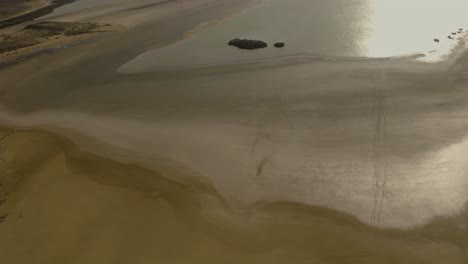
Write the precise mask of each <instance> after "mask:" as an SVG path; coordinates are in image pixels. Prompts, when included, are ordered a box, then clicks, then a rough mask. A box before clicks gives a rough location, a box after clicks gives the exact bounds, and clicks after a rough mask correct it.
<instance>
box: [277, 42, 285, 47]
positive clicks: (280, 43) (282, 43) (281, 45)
mask: <svg viewBox="0 0 468 264" xmlns="http://www.w3.org/2000/svg"><path fill="white" fill-rule="evenodd" d="M285 45H286V44H285V43H284V42H276V43H275V47H276V48H282V47H284V46H285Z"/></svg>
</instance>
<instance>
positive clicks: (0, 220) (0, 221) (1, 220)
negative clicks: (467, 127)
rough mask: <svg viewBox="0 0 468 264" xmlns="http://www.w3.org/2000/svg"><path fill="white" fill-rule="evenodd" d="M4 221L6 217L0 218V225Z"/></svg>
mask: <svg viewBox="0 0 468 264" xmlns="http://www.w3.org/2000/svg"><path fill="white" fill-rule="evenodd" d="M5 219H6V215H2V216H0V224H1V223H3V222H4V221H5Z"/></svg>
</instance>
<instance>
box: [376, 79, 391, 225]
mask: <svg viewBox="0 0 468 264" xmlns="http://www.w3.org/2000/svg"><path fill="white" fill-rule="evenodd" d="M385 79H386V75H385V72H381V74H380V76H379V79H378V82H377V84H376V86H375V89H374V95H373V105H372V108H373V111H374V112H373V131H374V135H373V139H372V169H373V178H374V203H373V206H372V220H373V222H374V223H376V224H378V223H380V220H381V217H382V209H383V203H384V200H385V193H386V188H387V172H386V167H387V166H386V160H385V148H386V142H387V134H386V130H387V128H386V119H387V117H386V110H385V91H384V87H383V83H384V81H385Z"/></svg>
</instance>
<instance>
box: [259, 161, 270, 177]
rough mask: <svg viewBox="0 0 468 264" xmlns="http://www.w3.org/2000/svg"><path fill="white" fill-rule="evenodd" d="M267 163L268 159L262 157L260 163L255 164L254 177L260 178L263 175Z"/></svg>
mask: <svg viewBox="0 0 468 264" xmlns="http://www.w3.org/2000/svg"><path fill="white" fill-rule="evenodd" d="M267 161H268V158H266V157H264V158H263V159H262V160H260V162H259V163H258V164H257V173H256V176H257V177H260V176H261V175H262V173H263V170H264V168H265V165H266V163H267Z"/></svg>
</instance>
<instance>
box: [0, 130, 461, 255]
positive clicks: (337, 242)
mask: <svg viewBox="0 0 468 264" xmlns="http://www.w3.org/2000/svg"><path fill="white" fill-rule="evenodd" d="M0 133H1V136H2V137H1V149H0V157H1V160H2V164H1V167H2V170H1V172H0V183H1V187H2V188H1V191H2V193H1V194H0V195H1V198H2V201H3V202H2V205H1V206H0V215H2V216H3V217H5V218H4V220H3V222H2V223H0V234H1V235H2V236H1V239H0V247H1V249H2V250H1V251H0V259H1V260H2V261H5V262H7V263H30V262H35V263H63V262H65V263H82V262H86V263H100V264H103V263H128V262H129V261H131V262H134V263H152V262H154V261H155V260H156V261H165V262H168V263H188V262H190V263H219V262H220V261H222V262H227V263H230V262H243V263H291V261H292V262H294V263H303V262H306V263H395V262H397V263H442V262H444V261H449V262H450V263H465V262H466V260H467V258H466V257H467V249H468V248H467V244H466V241H465V237H466V235H467V230H466V225H467V224H468V222H467V219H468V218H467V216H466V214H460V215H457V216H454V217H450V218H440V219H435V220H434V221H432V222H430V223H428V224H427V225H425V226H422V227H419V228H416V229H413V230H406V231H398V230H391V229H378V228H374V227H369V226H367V225H365V224H363V223H361V222H359V221H358V220H356V219H355V218H354V217H352V216H349V215H345V214H342V213H339V212H337V211H333V210H329V209H322V208H314V207H306V206H302V205H299V204H293V203H273V204H265V205H258V206H257V207H253V208H250V210H246V211H243V212H242V213H238V212H234V211H232V210H230V209H229V207H227V206H226V204H225V202H224V201H223V199H222V198H221V196H220V195H218V194H217V193H216V192H214V190H213V189H212V188H210V187H208V186H205V187H202V186H198V187H190V186H186V185H183V184H180V183H177V182H174V181H171V180H169V179H166V178H164V177H162V176H161V174H160V172H155V171H150V170H147V169H143V168H141V167H138V166H136V165H132V164H123V163H119V162H115V161H112V160H109V159H107V158H104V157H99V156H96V155H93V154H90V153H85V152H82V151H80V150H79V149H78V148H77V147H76V146H75V145H74V144H72V143H71V142H69V141H68V140H66V139H64V138H61V137H57V136H54V135H51V134H49V133H45V132H41V131H29V130H28V131H21V130H5V129H3V130H2V131H1V132H0ZM454 224H455V226H454ZM456 226H458V228H456ZM462 226H465V228H462ZM26 250H27V252H28V254H24V252H26ZM337 251H338V252H339V253H337Z"/></svg>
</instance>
